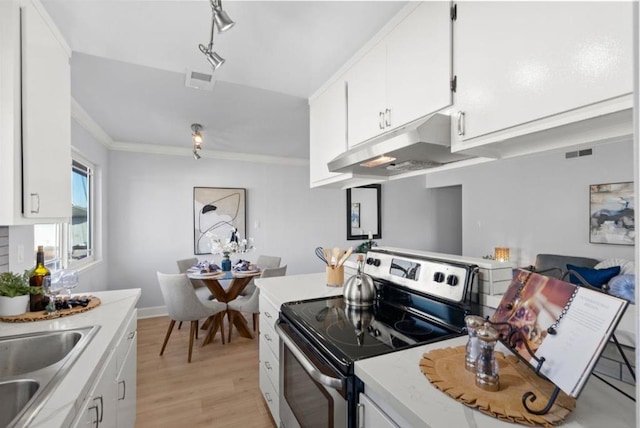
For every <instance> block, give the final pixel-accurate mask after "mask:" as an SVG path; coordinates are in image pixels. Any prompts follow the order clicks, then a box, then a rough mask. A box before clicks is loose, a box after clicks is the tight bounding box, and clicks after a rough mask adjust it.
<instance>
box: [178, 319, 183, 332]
mask: <svg viewBox="0 0 640 428" xmlns="http://www.w3.org/2000/svg"><path fill="white" fill-rule="evenodd" d="M181 328H182V321H180V322H179V323H178V330H180V329H181Z"/></svg>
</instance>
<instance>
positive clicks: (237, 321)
mask: <svg viewBox="0 0 640 428" xmlns="http://www.w3.org/2000/svg"><path fill="white" fill-rule="evenodd" d="M261 273H262V271H261V270H259V269H255V270H249V271H235V270H231V271H226V272H225V271H218V272H207V273H200V272H187V276H188V277H189V278H191V279H199V280H200V281H202V282H203V283H204V285H206V286H207V288H208V289H209V291H211V295H212V296H213V297H214V298H215V299H216V300H217V301H219V302H222V303H228V302H230V301H232V300H234V299H235V298H236V297H238V296H239V295H240V293H241V292H242V290H244V288H245V287H246V286H247V284H249V282H251V279H252V278H254V277H256V276H260V274H261ZM224 280H231V283H230V284H229V286H228V287H226V288H225V287H223V286H222V285H221V284H220V281H224ZM229 311H233V309H229V308H227V316H228V318H229V320H233V325H235V327H236V328H237V329H238V334H240V336H242V337H246V338H248V339H253V334H252V333H251V330H250V329H249V326H248V324H247V320H246V319H245V317H243V316H232V315H231V314H230V313H229ZM236 312H237V311H236ZM234 315H238V314H234ZM204 327H205V326H203V328H204Z"/></svg>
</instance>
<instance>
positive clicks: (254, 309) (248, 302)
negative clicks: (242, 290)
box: [227, 265, 287, 343]
mask: <svg viewBox="0 0 640 428" xmlns="http://www.w3.org/2000/svg"><path fill="white" fill-rule="evenodd" d="M286 273H287V265H284V266H280V267H277V268H271V269H268V268H267V269H263V270H262V273H261V274H260V278H272V277H276V276H284V275H285V274H286ZM259 297H260V289H259V288H258V287H255V288H254V290H253V293H252V294H251V295H250V296H238V297H236V298H235V299H233V300H232V301H230V302H229V303H227V307H228V311H227V313H228V316H229V337H228V338H227V341H228V342H229V343H231V330H232V328H233V320H234V318H235V317H236V316H242V315H240V314H239V312H244V313H248V314H253V331H256V330H257V326H258V317H259V315H260V308H259V304H258V301H259Z"/></svg>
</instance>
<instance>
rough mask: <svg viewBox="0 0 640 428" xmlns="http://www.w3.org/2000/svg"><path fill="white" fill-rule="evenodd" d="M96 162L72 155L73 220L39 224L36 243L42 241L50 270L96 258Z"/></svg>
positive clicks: (35, 235)
mask: <svg viewBox="0 0 640 428" xmlns="http://www.w3.org/2000/svg"><path fill="white" fill-rule="evenodd" d="M93 170H94V166H93V165H92V164H91V163H90V162H88V161H86V160H84V159H81V158H80V157H79V156H77V155H74V156H73V163H72V167H71V186H72V189H71V222H70V223H58V224H38V225H36V226H35V227H34V240H35V245H36V246H38V245H43V246H44V250H45V254H44V257H45V265H46V266H47V267H48V268H49V269H51V270H57V269H61V268H76V269H77V268H79V267H81V266H82V265H85V264H87V263H89V262H91V261H93V260H94V246H93V242H94V207H93V205H94V203H93V200H94V199H93Z"/></svg>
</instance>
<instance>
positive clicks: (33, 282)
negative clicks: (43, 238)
mask: <svg viewBox="0 0 640 428" xmlns="http://www.w3.org/2000/svg"><path fill="white" fill-rule="evenodd" d="M47 276H48V277H50V276H51V272H50V271H49V269H47V268H46V267H45V265H44V247H43V246H42V245H38V251H37V252H36V267H35V268H34V269H33V271H32V272H31V277H30V278H29V285H30V286H31V287H42V282H43V280H44V278H45V277H47ZM48 303H49V298H48V297H46V296H45V295H43V294H31V295H30V296H29V310H30V311H31V312H39V311H44V309H45V307H46V306H47V304H48Z"/></svg>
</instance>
